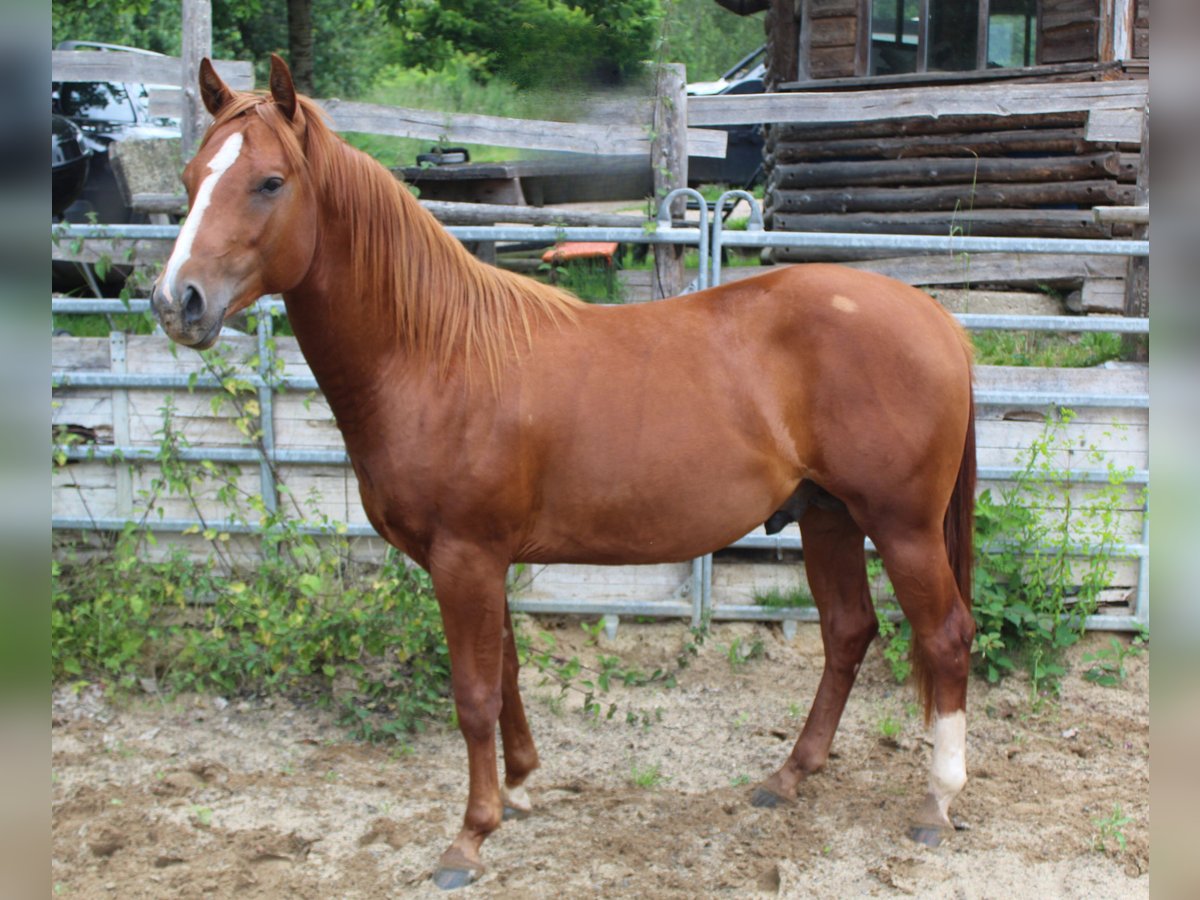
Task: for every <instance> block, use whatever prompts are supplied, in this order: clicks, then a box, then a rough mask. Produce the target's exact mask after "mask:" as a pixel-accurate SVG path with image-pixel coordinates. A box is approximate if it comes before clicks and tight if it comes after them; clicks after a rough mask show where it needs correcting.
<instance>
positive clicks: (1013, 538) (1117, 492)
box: [974, 409, 1144, 698]
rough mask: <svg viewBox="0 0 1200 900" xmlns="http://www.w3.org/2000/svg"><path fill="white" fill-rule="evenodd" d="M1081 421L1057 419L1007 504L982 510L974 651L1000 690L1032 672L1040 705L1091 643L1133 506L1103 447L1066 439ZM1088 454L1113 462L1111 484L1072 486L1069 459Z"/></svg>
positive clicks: (983, 499)
mask: <svg viewBox="0 0 1200 900" xmlns="http://www.w3.org/2000/svg"><path fill="white" fill-rule="evenodd" d="M1073 417H1074V413H1073V412H1072V411H1071V410H1068V409H1063V410H1062V411H1061V416H1060V417H1054V416H1048V417H1047V419H1046V423H1045V426H1044V429H1043V432H1042V434H1041V435H1040V436H1039V437H1038V438H1036V439H1035V440H1034V441H1032V442H1031V444H1030V446H1029V447H1028V448H1027V449H1026V450H1024V451H1023V453H1022V459H1023V463H1022V470H1021V472H1020V473H1019V474H1018V475H1017V476H1016V478H1015V480H1014V481H1013V482H1012V483H1011V484H1010V486H1009V487H1007V488H1006V489H1005V490H1004V491H1002V492H1001V494H1000V497H999V498H997V497H995V496H994V495H993V494H992V492H991V490H985V491H984V492H983V493H982V494H981V495H980V497H979V499H978V502H977V504H976V509H975V516H976V519H975V521H976V529H975V541H976V547H975V549H976V561H977V565H976V573H975V602H974V615H975V622H976V635H975V644H974V652H975V653H977V654H978V658H979V666H980V668H981V670H982V672H983V674H984V675H985V677H986V678H987V679H988V681H991V682H995V681H997V680H998V679H999V678H1000V677H1001V676H1003V675H1004V674H1006V673H1008V672H1011V671H1013V670H1014V669H1015V668H1016V667H1017V666H1018V665H1020V666H1023V667H1024V668H1025V669H1026V671H1027V672H1028V673H1029V676H1030V679H1031V687H1032V690H1033V694H1034V697H1035V698H1037V697H1040V696H1042V695H1043V694H1044V693H1046V692H1051V693H1055V692H1057V690H1058V684H1059V679H1060V678H1061V677H1062V675H1063V673H1064V671H1065V668H1064V664H1063V661H1062V653H1063V651H1064V650H1065V649H1066V648H1068V647H1070V646H1072V645H1073V644H1074V643H1076V642H1077V641H1078V640H1079V638H1080V637H1081V636H1082V634H1083V629H1084V624H1085V621H1086V617H1087V616H1088V615H1089V614H1091V613H1092V612H1094V611H1095V609H1096V606H1097V603H1098V601H1099V597H1100V592H1101V591H1102V590H1103V589H1104V588H1105V587H1106V586H1107V585H1108V584H1109V582H1110V581H1111V578H1112V574H1113V564H1112V560H1113V550H1114V547H1115V545H1116V544H1117V543H1118V542H1119V541H1120V540H1121V539H1122V535H1121V533H1120V531H1119V527H1120V526H1119V518H1118V512H1119V511H1120V510H1121V509H1122V508H1124V507H1125V506H1126V505H1127V503H1128V500H1127V499H1126V494H1127V488H1126V486H1125V479H1126V478H1127V477H1128V474H1129V473H1128V470H1122V469H1118V468H1117V467H1115V466H1113V465H1112V463H1111V462H1108V463H1106V461H1105V460H1104V458H1103V455H1102V454H1101V453H1100V452H1099V451H1098V450H1096V449H1095V447H1086V448H1080V447H1078V446H1073V445H1072V444H1071V442H1070V441H1069V440H1068V438H1067V436H1066V426H1067V425H1068V424H1069V423H1070V422H1071V420H1072V419H1073ZM1080 456H1082V458H1083V460H1084V461H1085V464H1090V465H1093V466H1098V465H1101V464H1107V467H1108V480H1107V481H1106V482H1104V483H1101V484H1097V485H1093V484H1079V483H1076V482H1074V481H1072V479H1071V475H1070V471H1069V469H1064V468H1063V460H1064V459H1066V460H1067V461H1068V464H1069V462H1070V461H1071V460H1072V459H1075V458H1078V457H1080ZM1143 501H1144V495H1143V496H1142V497H1140V498H1138V501H1137V502H1138V503H1139V505H1140V503H1141V502H1143ZM989 547H990V551H991V552H989V551H988V550H987V549H985V548H989Z"/></svg>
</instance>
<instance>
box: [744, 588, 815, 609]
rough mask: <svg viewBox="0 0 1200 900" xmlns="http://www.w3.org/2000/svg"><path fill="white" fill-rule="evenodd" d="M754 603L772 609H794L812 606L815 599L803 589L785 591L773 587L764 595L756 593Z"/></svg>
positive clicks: (764, 592) (763, 593)
mask: <svg viewBox="0 0 1200 900" xmlns="http://www.w3.org/2000/svg"><path fill="white" fill-rule="evenodd" d="M754 602H755V603H757V604H758V605H759V606H766V607H770V608H771V609H792V608H794V607H803V606H812V605H813V598H812V595H811V594H809V593H808V591H806V590H804V589H803V588H798V587H797V588H792V589H791V590H787V591H785V590H782V589H781V588H777V587H773V588H771V589H770V590H767V591H763V592H762V593H755V595H754Z"/></svg>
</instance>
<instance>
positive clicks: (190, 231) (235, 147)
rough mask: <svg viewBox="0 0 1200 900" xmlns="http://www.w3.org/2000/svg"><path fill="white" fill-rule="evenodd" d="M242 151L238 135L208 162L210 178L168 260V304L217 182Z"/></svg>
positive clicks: (164, 278) (165, 282)
mask: <svg viewBox="0 0 1200 900" xmlns="http://www.w3.org/2000/svg"><path fill="white" fill-rule="evenodd" d="M241 151H242V133H241V132H240V131H238V132H235V133H234V134H231V135H230V136H229V137H227V138H226V139H225V143H224V144H222V145H221V149H220V150H218V151H217V152H216V153H215V154H213V158H212V159H210V160H209V161H208V171H209V174H208V175H207V176H206V177H205V179H204V181H202V182H201V183H200V190H198V191H196V202H195V203H193V204H192V208H191V209H190V210H188V216H187V220H186V221H184V223H183V228H181V229H180V230H179V237H178V238H176V240H175V249H174V250H172V251H171V258H170V259H169V260H167V268H166V269H165V270H164V271H163V276H162V286H163V293H164V294H165V295H166V297H167V299H168V300H173V299H174V293H175V292H174V289H173V288H174V285H175V276H176V275H177V274H178V273H179V269H180V268H181V267H182V266H183V264H184V263H185V262H187V261H188V258H189V257H190V256H191V255H192V242H193V241H194V240H195V239H196V232H197V231H199V230H200V220H201V219H202V218H204V210H205V209H207V208H208V204H209V202H210V201H211V200H212V195H213V191H214V190H215V189H216V187H217V182H218V181H220V180H221V176H222V175H224V174H225V172H226V171H228V169H229V167H230V166H232V165H233V164H234V163H235V162H237V158H238V154H239V153H241Z"/></svg>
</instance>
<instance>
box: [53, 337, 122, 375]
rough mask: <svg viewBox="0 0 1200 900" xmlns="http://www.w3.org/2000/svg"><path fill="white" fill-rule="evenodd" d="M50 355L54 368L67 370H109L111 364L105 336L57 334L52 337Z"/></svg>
mask: <svg viewBox="0 0 1200 900" xmlns="http://www.w3.org/2000/svg"><path fill="white" fill-rule="evenodd" d="M50 357H51V359H53V360H54V368H56V369H62V370H64V371H67V372H107V371H108V367H109V365H111V356H110V353H109V343H108V341H107V339H105V338H94V337H70V336H68V335H55V336H53V337H52V338H50Z"/></svg>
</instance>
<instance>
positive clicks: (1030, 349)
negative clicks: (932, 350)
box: [971, 331, 1121, 369]
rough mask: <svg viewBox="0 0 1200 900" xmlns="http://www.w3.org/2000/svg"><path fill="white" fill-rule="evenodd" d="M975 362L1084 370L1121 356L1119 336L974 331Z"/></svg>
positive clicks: (1091, 332) (992, 364)
mask: <svg viewBox="0 0 1200 900" xmlns="http://www.w3.org/2000/svg"><path fill="white" fill-rule="evenodd" d="M971 340H972V341H973V343H974V344H975V362H976V363H978V364H979V365H984V366H1045V367H1050V368H1067V369H1071V368H1083V367H1086V366H1097V365H1100V364H1101V363H1103V362H1107V361H1109V360H1111V359H1119V358H1120V356H1121V336H1120V335H1119V334H1110V333H1108V332H1100V331H1089V332H1084V333H1083V334H1070V335H1062V334H1054V333H1051V332H1045V331H977V332H975V333H974V334H972V336H971Z"/></svg>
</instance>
